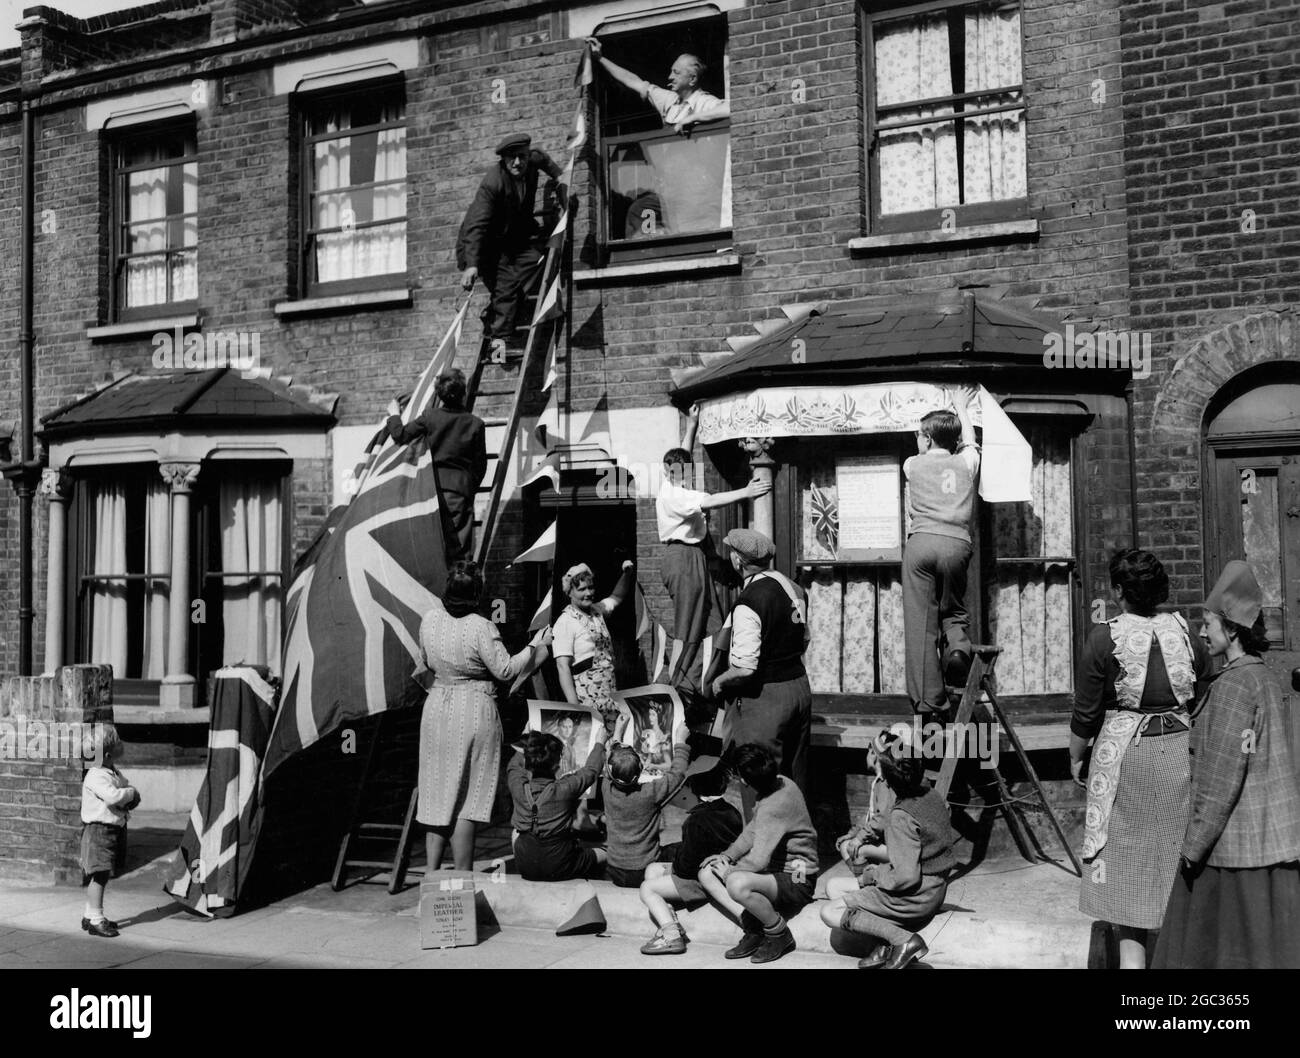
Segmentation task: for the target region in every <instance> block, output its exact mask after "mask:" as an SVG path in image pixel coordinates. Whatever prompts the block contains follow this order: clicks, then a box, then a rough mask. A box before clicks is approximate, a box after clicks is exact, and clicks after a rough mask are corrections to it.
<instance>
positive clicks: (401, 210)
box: [315, 103, 406, 283]
mask: <svg viewBox="0 0 1300 1058" xmlns="http://www.w3.org/2000/svg"><path fill="white" fill-rule="evenodd" d="M402 116H403V107H402V105H401V104H398V103H393V104H390V105H388V106H385V107H383V108H382V109H381V111H380V117H379V120H380V121H381V122H389V121H398V120H401V118H402ZM351 125H352V115H351V113H350V111H348V110H346V109H342V110H337V111H334V112H332V113H330V114H329V115H328V116H327V117H326V118H325V120H324V121H323V122H322V127H321V129H320V130H319V131H320V132H323V133H331V132H339V131H342V130H344V129H348V128H350V127H351ZM315 179H316V184H315V190H316V192H317V194H316V199H315V202H316V217H315V225H316V227H318V228H332V227H340V226H342V227H344V228H345V230H343V231H332V232H322V233H321V234H320V235H318V236H316V270H317V279H318V281H319V282H321V283H332V282H337V281H340V280H346V279H360V278H363V277H365V276H378V275H388V274H390V273H394V272H405V271H406V129H405V128H400V127H399V128H390V129H382V130H380V131H379V132H371V133H363V134H361V135H359V136H340V137H337V138H334V139H329V140H322V141H321V142H319V143H317V144H316V145H315ZM384 181H395V182H393V183H384ZM370 183H374V184H377V185H379V186H375V187H356V186H355V185H357V184H370ZM349 218H350V219H351V223H352V224H364V223H367V222H369V221H384V220H391V221H392V222H393V223H391V224H376V225H373V226H370V227H356V228H353V227H350V226H349V225H348V221H349Z"/></svg>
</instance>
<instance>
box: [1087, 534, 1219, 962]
mask: <svg viewBox="0 0 1300 1058" xmlns="http://www.w3.org/2000/svg"><path fill="white" fill-rule="evenodd" d="M1110 582H1111V586H1112V588H1113V589H1114V592H1115V600H1116V602H1117V603H1118V604H1119V608H1120V615H1119V616H1118V617H1116V618H1114V619H1113V620H1110V621H1108V622H1106V623H1105V624H1098V625H1094V626H1093V628H1092V630H1091V631H1090V632H1089V633H1088V639H1087V642H1086V644H1085V646H1084V650H1083V657H1082V658H1081V660H1080V662H1079V676H1078V679H1077V680H1076V681H1075V691H1074V715H1073V716H1072V718H1071V720H1070V772H1071V774H1072V775H1073V776H1074V779H1075V781H1076V782H1077V783H1079V785H1081V786H1085V788H1086V789H1087V791H1088V808H1087V813H1086V816H1085V820H1084V823H1085V829H1084V840H1083V859H1084V863H1085V867H1084V872H1083V879H1082V881H1081V883H1080V894H1079V910H1081V911H1082V912H1083V913H1084V914H1086V915H1090V916H1092V917H1093V918H1095V919H1100V920H1101V921H1104V922H1110V923H1112V924H1113V925H1114V926H1116V927H1117V931H1118V934H1119V952H1120V967H1121V969H1136V970H1140V969H1142V968H1144V967H1145V966H1146V940H1147V933H1148V931H1150V930H1158V929H1159V928H1160V922H1161V919H1162V918H1163V917H1164V912H1165V905H1166V904H1167V903H1168V901H1169V893H1170V890H1171V889H1172V888H1173V885H1174V879H1175V878H1176V877H1177V874H1178V850H1179V847H1180V845H1181V844H1182V838H1183V827H1184V826H1185V824H1186V822H1187V805H1188V794H1189V790H1190V786H1191V775H1190V768H1189V766H1188V756H1187V739H1188V728H1189V727H1190V724H1191V722H1190V720H1189V718H1188V709H1189V707H1190V706H1191V705H1192V704H1193V702H1194V701H1195V697H1196V688H1197V683H1198V682H1199V681H1201V680H1203V679H1204V678H1205V677H1206V676H1207V675H1208V673H1209V657H1208V655H1207V653H1206V651H1205V649H1204V647H1203V646H1202V645H1201V643H1200V641H1199V640H1196V639H1193V638H1192V637H1191V636H1190V634H1189V633H1188V629H1187V622H1186V621H1185V620H1183V617H1182V615H1181V614H1177V613H1159V612H1157V608H1158V607H1159V605H1160V604H1161V603H1162V602H1164V601H1165V600H1166V599H1167V598H1168V597H1169V577H1168V576H1167V575H1166V573H1165V569H1164V566H1162V565H1161V564H1160V561H1159V560H1158V559H1157V558H1156V557H1155V555H1153V554H1151V553H1150V552H1149V551H1141V550H1138V549H1137V548H1129V549H1127V550H1124V551H1120V552H1117V553H1116V555H1115V557H1114V558H1112V559H1111V561H1110ZM1089 740H1095V741H1094V742H1093V747H1092V763H1091V765H1090V771H1089V775H1088V781H1087V783H1086V784H1084V783H1083V781H1082V780H1081V778H1080V776H1081V774H1082V768H1083V758H1084V754H1085V752H1086V750H1087V747H1088V742H1089Z"/></svg>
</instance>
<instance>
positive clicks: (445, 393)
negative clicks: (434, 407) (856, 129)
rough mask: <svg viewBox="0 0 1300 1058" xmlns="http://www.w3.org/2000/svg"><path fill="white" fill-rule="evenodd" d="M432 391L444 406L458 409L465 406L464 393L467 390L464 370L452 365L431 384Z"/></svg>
mask: <svg viewBox="0 0 1300 1058" xmlns="http://www.w3.org/2000/svg"><path fill="white" fill-rule="evenodd" d="M433 392H434V393H436V394H437V395H438V399H439V400H440V401H442V406H443V407H444V408H450V409H452V410H453V411H460V410H461V409H462V408H464V407H465V395H466V393H467V392H468V387H467V386H466V384H465V372H464V371H462V370H461V369H460V368H458V367H453V368H452V369H451V370H450V371H448V372H447V373H446V374H445V375H439V376H438V381H437V382H435V383H434V385H433Z"/></svg>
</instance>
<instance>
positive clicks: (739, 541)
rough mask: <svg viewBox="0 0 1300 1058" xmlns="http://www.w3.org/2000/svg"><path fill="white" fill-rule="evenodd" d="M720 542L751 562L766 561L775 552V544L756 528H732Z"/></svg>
mask: <svg viewBox="0 0 1300 1058" xmlns="http://www.w3.org/2000/svg"><path fill="white" fill-rule="evenodd" d="M722 542H723V543H724V544H726V545H727V546H728V547H729V548H731V550H732V551H735V552H736V553H737V554H738V555H740V557H741V558H745V559H749V561H751V562H766V561H767V560H768V559H769V558H771V557H772V556H773V555H775V554H776V545H775V544H774V543H772V541H771V540H770V539H769V538H768V537H767V536H766V534H764V533H760V532H759V531H758V530H757V529H733V530H731V532H729V533H728V534H727V535H726V536H725V537H723V540H722Z"/></svg>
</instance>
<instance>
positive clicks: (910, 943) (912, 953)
mask: <svg viewBox="0 0 1300 1058" xmlns="http://www.w3.org/2000/svg"><path fill="white" fill-rule="evenodd" d="M929 954H930V949H929V948H927V947H926V946H925V941H923V940H922V939H921V934H919V933H913V934H912V935H911V936H910V937H908V938H907V941H906V942H905V943H903V944H895V945H894V946H893V948H891V949H890V952H889V960H888V961H887V962H886V963H885V966H884V968H885V969H886V970H901V969H903V968H904V967H906V966H907V965H908V964H910V963H912V962H913V961H915V960H916V959H924V958H925V957H926V956H927V955H929Z"/></svg>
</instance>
